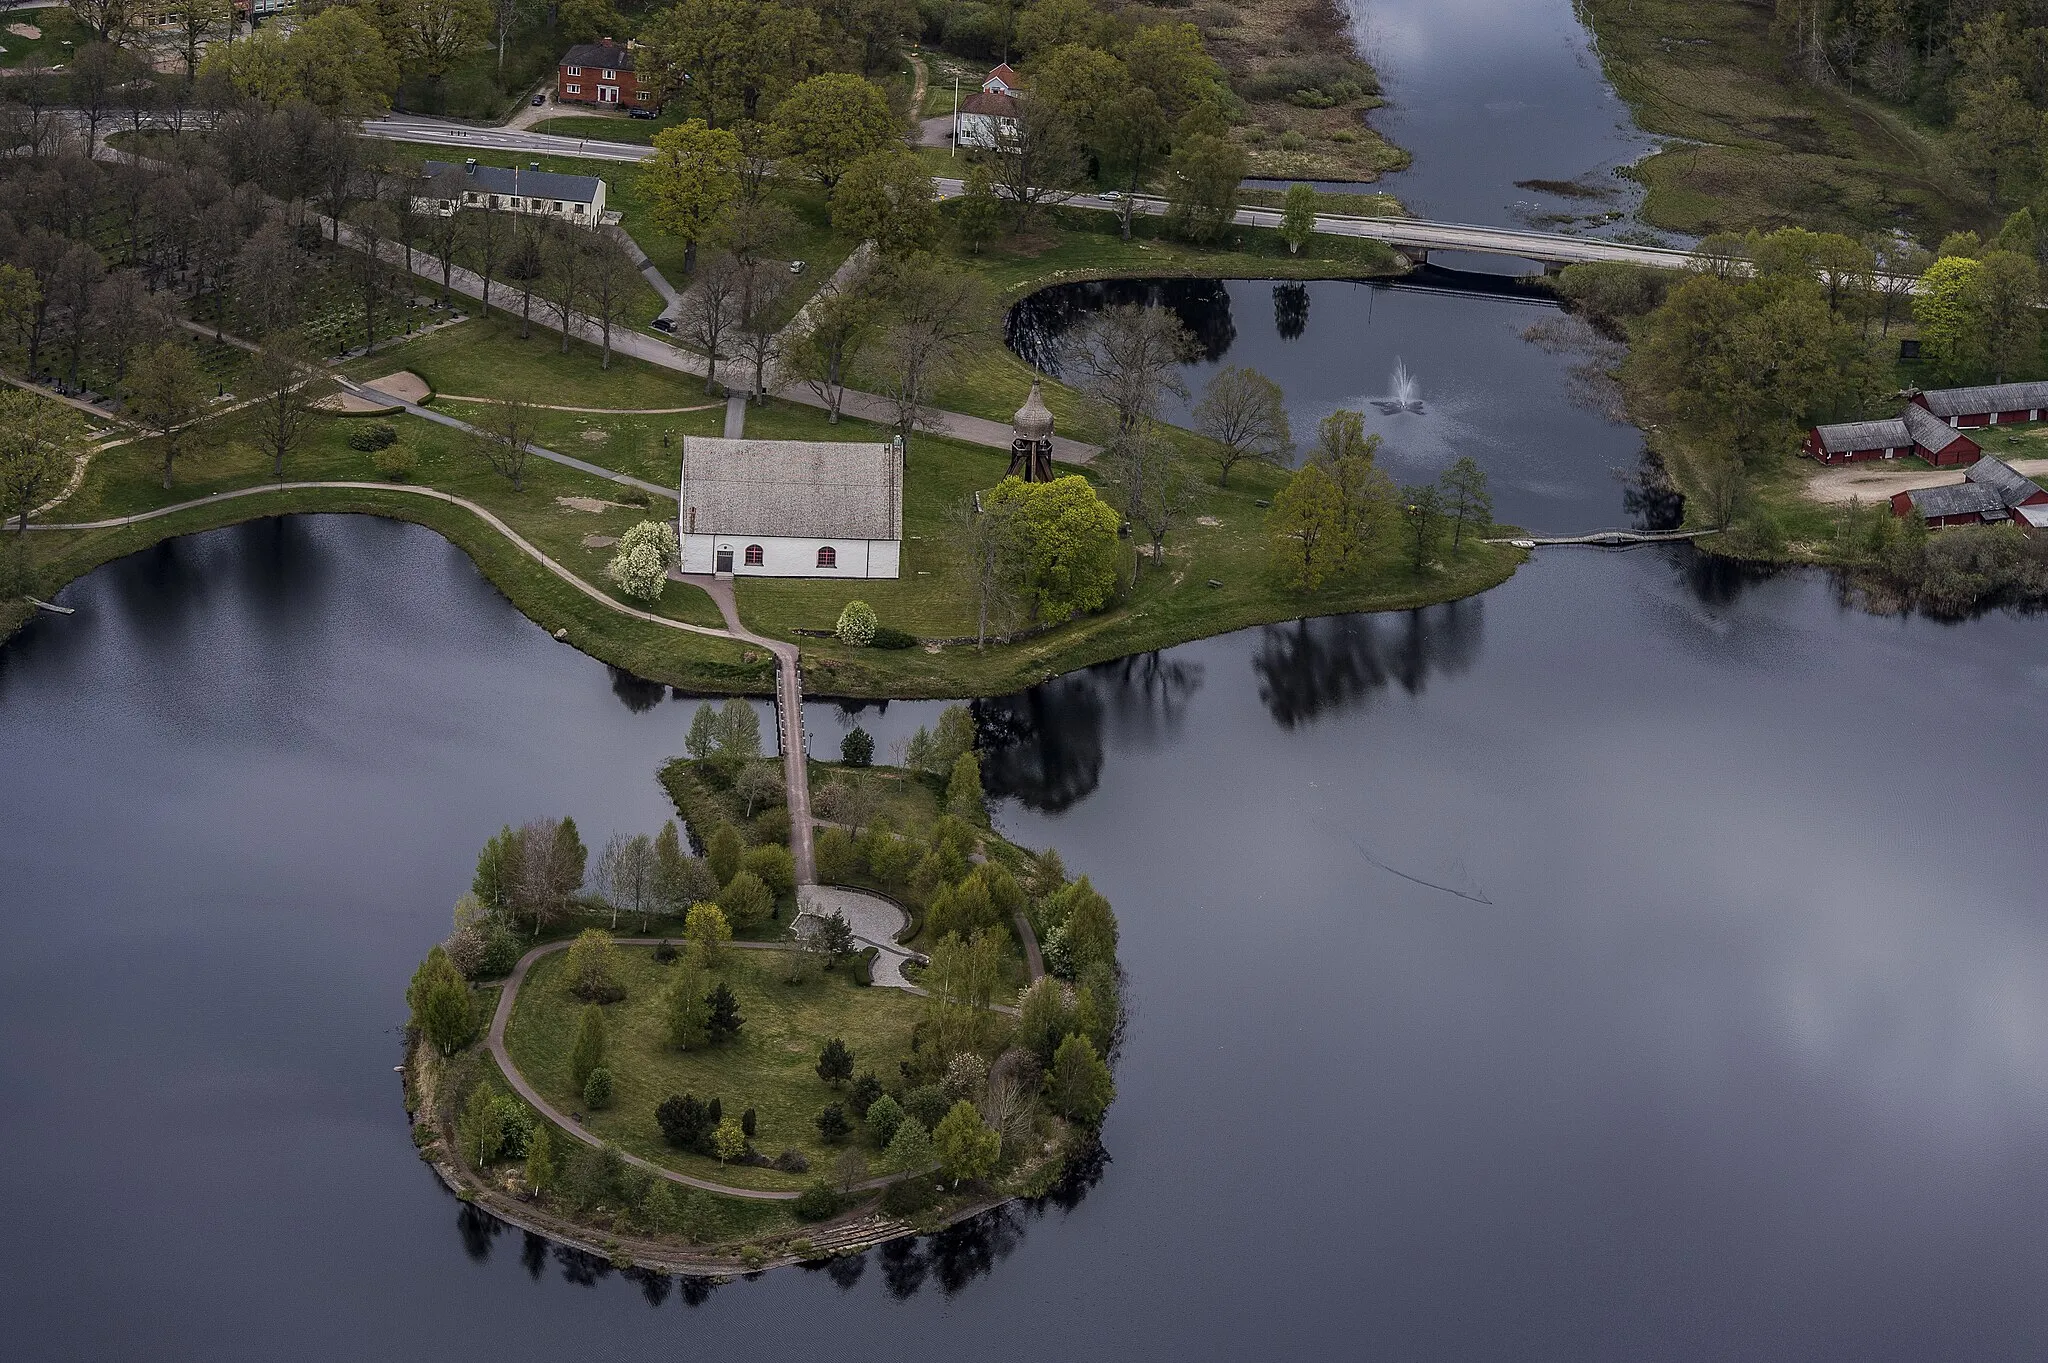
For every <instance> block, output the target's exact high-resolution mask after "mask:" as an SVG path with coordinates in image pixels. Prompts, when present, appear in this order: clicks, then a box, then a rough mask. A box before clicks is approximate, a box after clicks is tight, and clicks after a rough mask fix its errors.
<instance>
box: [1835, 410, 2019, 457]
mask: <svg viewBox="0 0 2048 1363" xmlns="http://www.w3.org/2000/svg"><path fill="white" fill-rule="evenodd" d="M1800 448H1801V450H1803V451H1804V452H1805V453H1806V454H1808V455H1810V456H1812V457H1813V458H1815V459H1818V460H1819V461H1820V462H1821V463H1823V464H1854V463H1861V462H1862V461H1864V460H1868V459H1904V458H1906V457H1907V456H1908V455H1917V456H1918V457H1920V458H1922V459H1925V460H1926V461H1927V462H1928V463H1930V464H1941V465H1949V464H1971V463H1975V462H1976V461H1977V458H1978V456H1979V455H1981V454H1983V453H1984V450H1983V447H1982V446H1980V445H1979V444H1978V443H1977V442H1976V441H1974V440H1972V439H1970V437H1968V436H1966V435H1964V434H1963V433H1962V432H1960V431H1958V430H1955V429H1953V428H1952V427H1950V426H1949V425H1948V424H1947V423H1946V422H1944V421H1942V420H1941V419H1940V418H1938V417H1936V416H1935V415H1934V414H1933V413H1932V412H1929V411H1928V410H1927V409H1926V408H1924V407H1918V406H1914V405H1913V404H1911V403H1908V404H1907V406H1906V410H1905V413H1904V414H1903V415H1901V416H1897V417H1894V418H1892V419H1891V420H1889V421H1844V422H1841V423H1839V424H1838V425H1833V426H1815V427H1814V428H1813V429H1812V430H1810V431H1808V432H1807V433H1806V440H1805V441H1804V443H1803V444H1802V445H1801V446H1800Z"/></svg>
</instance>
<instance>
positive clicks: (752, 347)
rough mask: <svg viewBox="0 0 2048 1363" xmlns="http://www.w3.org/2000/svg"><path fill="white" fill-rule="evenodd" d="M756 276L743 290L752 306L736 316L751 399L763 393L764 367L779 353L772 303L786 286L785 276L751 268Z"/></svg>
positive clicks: (779, 331)
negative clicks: (748, 374)
mask: <svg viewBox="0 0 2048 1363" xmlns="http://www.w3.org/2000/svg"><path fill="white" fill-rule="evenodd" d="M750 273H754V274H756V275H757V277H756V278H755V279H754V280H753V284H752V287H751V288H748V289H746V290H744V291H743V292H744V293H745V294H746V298H745V301H746V302H747V303H750V304H752V308H751V310H750V311H749V312H747V313H746V314H745V315H744V316H742V317H741V318H740V325H739V353H740V357H741V358H742V359H744V360H746V361H747V363H748V365H749V366H751V368H752V371H753V374H752V380H751V382H750V383H749V384H748V388H747V392H748V394H749V396H750V397H752V398H753V399H754V400H755V401H759V400H760V399H761V398H763V397H765V396H767V392H768V366H769V365H771V364H773V363H774V362H775V361H776V360H778V359H780V358H781V356H782V329H781V328H780V327H779V326H777V325H776V320H775V319H776V304H778V303H780V302H781V301H782V295H783V294H784V293H786V292H787V291H788V289H789V276H788V275H786V274H770V273H763V272H760V271H758V269H757V270H756V271H752V272H750Z"/></svg>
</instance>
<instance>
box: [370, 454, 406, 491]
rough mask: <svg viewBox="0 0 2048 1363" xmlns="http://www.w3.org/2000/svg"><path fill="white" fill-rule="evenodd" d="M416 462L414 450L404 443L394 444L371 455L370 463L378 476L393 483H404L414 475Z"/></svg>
mask: <svg viewBox="0 0 2048 1363" xmlns="http://www.w3.org/2000/svg"><path fill="white" fill-rule="evenodd" d="M415 462H416V461H415V460H414V458H413V453H412V451H411V450H410V449H408V448H407V447H406V446H404V445H392V446H390V447H389V448H387V449H380V450H378V451H377V452H376V453H374V454H372V455H371V456H370V465H371V467H373V468H375V469H376V470H377V476H378V477H379V478H382V479H384V480H385V481H386V482H391V483H402V482H404V481H405V480H406V479H408V478H410V477H412V471H413V466H414V464H415Z"/></svg>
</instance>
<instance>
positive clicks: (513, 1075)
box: [485, 937, 893, 1202]
mask: <svg viewBox="0 0 2048 1363" xmlns="http://www.w3.org/2000/svg"><path fill="white" fill-rule="evenodd" d="M614 940H615V941H617V942H619V943H620V944H621V945H624V946H659V945H661V943H663V942H664V941H669V940H671V939H669V938H664V937H619V938H615V939H614ZM571 945H573V943H572V942H571V941H568V940H564V941H560V942H548V943H546V944H545V945H542V946H537V947H535V948H534V949H533V950H532V951H529V952H527V953H526V954H525V955H524V956H522V957H520V958H519V964H518V965H515V966H513V967H512V973H511V974H510V975H508V976H506V977H505V990H504V992H503V993H501V994H500V995H498V1011H497V1012H495V1013H493V1014H492V1015H491V1030H490V1033H489V1035H488V1036H487V1037H486V1038H485V1043H486V1044H487V1045H489V1046H490V1048H491V1054H492V1055H493V1056H494V1057H496V1058H497V1061H498V1068H499V1069H500V1070H501V1071H503V1073H504V1075H505V1080H506V1082H507V1083H509V1084H511V1085H512V1087H513V1088H514V1089H515V1090H517V1091H518V1093H519V1096H520V1097H521V1098H524V1099H525V1100H526V1101H527V1102H528V1103H530V1104H532V1105H533V1108H534V1110H535V1111H536V1112H539V1113H540V1114H541V1115H542V1116H543V1117H546V1118H547V1119H548V1120H549V1121H551V1122H553V1123H554V1124H555V1125H556V1126H558V1127H560V1128H561V1129H562V1130H564V1131H566V1132H568V1133H569V1134H570V1135H572V1136H574V1137H575V1138H576V1139H577V1140H579V1141H582V1142H583V1143H584V1144H585V1145H588V1146H593V1147H599V1148H601V1147H602V1146H603V1145H604V1142H603V1141H602V1140H599V1139H598V1138H597V1137H596V1136H593V1135H592V1134H590V1132H588V1131H585V1130H584V1129H583V1124H582V1123H581V1122H578V1121H575V1120H574V1119H572V1118H571V1117H569V1116H568V1115H567V1114H566V1113H564V1112H562V1111H561V1110H560V1109H559V1108H557V1107H555V1105H554V1104H552V1103H550V1102H549V1101H548V1100H547V1099H545V1098H543V1097H541V1096H540V1093H539V1091H538V1090H536V1089H535V1088H534V1087H533V1085H531V1084H529V1083H527V1082H526V1076H525V1075H523V1074H521V1073H520V1072H519V1067H518V1066H517V1065H515V1064H513V1063H512V1057H511V1055H510V1054H509V1053H507V1052H506V1050H505V1024H506V1023H508V1022H510V1021H511V1020H512V1005H513V1003H514V1002H515V1001H516V1000H517V999H518V997H519V986H520V985H521V984H523V983H525V982H526V972H527V969H528V967H530V966H532V964H533V963H534V962H535V961H537V960H539V959H540V958H541V957H543V956H545V955H547V954H548V953H549V952H553V951H566V950H568V948H569V947H570V946H571ZM728 945H731V946H735V947H740V948H742V949H751V950H754V951H763V950H770V951H772V950H775V949H776V948H777V947H779V946H780V945H781V944H780V943H778V942H732V943H729V944H728ZM619 1154H620V1156H621V1158H623V1159H624V1160H625V1161H626V1163H628V1164H631V1165H634V1166H636V1167H638V1168H641V1169H645V1170H647V1171H648V1172H649V1173H652V1174H658V1175H660V1176H661V1177H662V1178H665V1179H667V1180H669V1181H670V1182H671V1183H681V1184H684V1185H686V1186H688V1187H691V1188H701V1189H703V1190H704V1191H705V1192H707V1193H719V1194H722V1195H724V1196H726V1197H745V1198H751V1199H753V1200H754V1201H757V1202H794V1201H795V1200H796V1198H797V1194H795V1193H787V1192H774V1191H771V1190H769V1189H765V1188H735V1187H734V1186H733V1185H731V1184H730V1183H715V1182H713V1181H712V1180H710V1179H708V1178H693V1177H691V1176H690V1175H689V1174H679V1173H677V1172H676V1171H675V1170H673V1169H665V1168H663V1167H662V1166H661V1165H659V1164H656V1163H654V1162H653V1161H652V1160H644V1159H642V1158H640V1156H638V1155H629V1154H627V1153H626V1152H625V1151H623V1150H621V1151H620V1152H619ZM892 1181H893V1180H892V1179H891V1178H889V1177H888V1176H887V1175H884V1176H882V1177H880V1178H871V1179H868V1180H866V1181H865V1182H862V1183H856V1184H854V1185H853V1186H854V1188H855V1189H856V1190H858V1191H862V1192H866V1191H871V1190H874V1189H879V1188H886V1187H888V1186H889V1184H890V1183H891V1182H892Z"/></svg>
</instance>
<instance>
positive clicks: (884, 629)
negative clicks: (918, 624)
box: [868, 625, 917, 648]
mask: <svg viewBox="0 0 2048 1363" xmlns="http://www.w3.org/2000/svg"><path fill="white" fill-rule="evenodd" d="M868 647H870V648H915V647H917V636H916V635H915V634H905V633H904V632H903V631H902V630H900V629H890V628H889V627H888V626H887V625H877V626H876V627H875V637H874V638H873V639H871V640H869V641H868Z"/></svg>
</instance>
